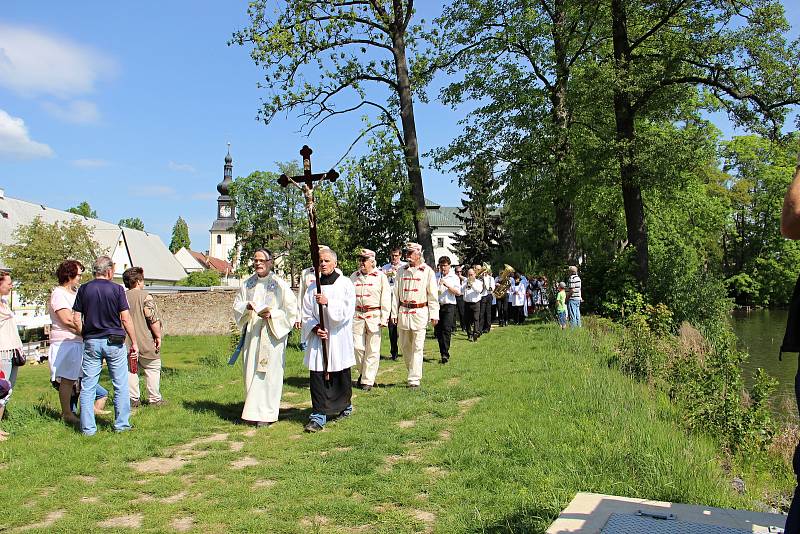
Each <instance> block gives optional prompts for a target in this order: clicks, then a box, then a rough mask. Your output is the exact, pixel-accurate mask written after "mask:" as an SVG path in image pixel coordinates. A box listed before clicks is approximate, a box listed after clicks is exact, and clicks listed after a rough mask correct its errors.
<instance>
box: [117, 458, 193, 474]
mask: <svg viewBox="0 0 800 534" xmlns="http://www.w3.org/2000/svg"><path fill="white" fill-rule="evenodd" d="M187 461H188V460H184V459H183V458H150V459H149V460H142V461H139V462H134V463H131V464H128V465H130V466H131V468H132V469H133V470H134V471H138V472H139V473H159V474H162V475H165V474H167V473H171V472H173V471H175V470H178V469H180V468H181V467H183V466H184V465H185V464H186V463H187Z"/></svg>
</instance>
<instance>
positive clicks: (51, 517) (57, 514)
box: [15, 510, 67, 532]
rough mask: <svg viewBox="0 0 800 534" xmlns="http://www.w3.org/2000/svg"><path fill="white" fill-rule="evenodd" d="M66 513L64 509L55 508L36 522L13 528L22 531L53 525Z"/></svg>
mask: <svg viewBox="0 0 800 534" xmlns="http://www.w3.org/2000/svg"><path fill="white" fill-rule="evenodd" d="M66 513H67V512H66V510H55V511H53V512H50V513H49V514H47V515H46V516H44V519H42V520H41V521H39V522H38V523H31V524H30V525H23V526H21V527H19V528H17V529H15V532H22V531H25V530H33V529H35V528H49V527H51V526H53V523H55V522H56V521H58V520H59V519H61V518H62V517H64V515H66Z"/></svg>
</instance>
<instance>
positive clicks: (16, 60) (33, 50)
mask: <svg viewBox="0 0 800 534" xmlns="http://www.w3.org/2000/svg"><path fill="white" fill-rule="evenodd" d="M116 71H117V65H116V62H115V61H114V60H113V59H111V58H110V57H108V56H106V55H105V54H102V53H100V52H98V51H96V50H93V49H91V48H89V47H87V46H83V45H80V44H77V43H75V42H73V41H71V40H69V39H65V38H63V37H60V36H56V35H51V34H48V33H46V32H43V31H41V30H37V29H33V28H25V27H21V26H13V25H10V24H0V85H2V86H4V87H7V88H8V89H11V90H12V91H15V92H16V93H19V94H20V95H22V96H38V95H52V96H56V97H59V98H70V97H73V96H75V95H81V94H86V93H91V92H92V91H93V90H94V88H95V84H96V83H97V81H98V80H100V79H103V78H107V77H109V76H112V75H114V74H115V73H116Z"/></svg>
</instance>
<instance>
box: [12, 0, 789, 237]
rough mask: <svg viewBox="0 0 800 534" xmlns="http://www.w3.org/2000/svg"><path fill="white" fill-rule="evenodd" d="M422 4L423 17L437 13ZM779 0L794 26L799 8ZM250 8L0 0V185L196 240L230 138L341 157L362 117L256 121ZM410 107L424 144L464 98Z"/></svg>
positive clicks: (327, 159) (278, 155) (445, 189)
mask: <svg viewBox="0 0 800 534" xmlns="http://www.w3.org/2000/svg"><path fill="white" fill-rule="evenodd" d="M424 5H425V7H423V10H424V11H425V12H426V13H423V15H424V16H425V17H426V18H429V17H430V16H431V15H435V14H437V12H436V11H435V10H434V9H433V7H432V6H433V5H435V4H434V3H430V4H428V3H427V2H426V3H425V4H424ZM784 5H786V6H787V16H788V18H789V20H790V22H791V24H792V28H793V30H792V35H791V36H792V37H794V36H796V35H797V29H798V28H800V8H798V7H794V4H793V2H788V1H787V2H784ZM246 9H247V2H246V1H240V0H235V1H233V0H230V1H225V0H171V1H169V2H153V1H150V2H133V3H131V2H100V1H95V0H85V1H81V2H57V1H50V2H31V1H30V0H3V10H2V13H0V188H3V189H5V192H6V195H8V196H10V197H14V198H20V199H24V200H29V201H32V202H36V203H41V204H45V205H49V206H52V207H56V208H61V209H66V208H68V207H70V206H73V205H75V204H78V203H79V202H81V201H82V200H87V201H88V202H89V203H90V204H91V205H92V207H93V208H94V209H95V210H97V212H98V215H99V217H100V218H102V219H105V220H108V221H112V222H116V221H118V220H119V219H120V218H123V217H140V218H141V219H142V220H143V221H144V223H145V228H146V229H147V230H148V231H152V232H155V233H157V234H159V235H160V236H161V237H162V239H163V240H164V241H165V243H168V242H169V239H170V235H171V229H172V225H173V224H174V222H175V220H176V219H177V217H178V216H179V215H180V216H182V217H183V218H184V219H186V220H187V222H188V223H189V229H190V236H191V239H192V248H193V249H195V250H201V251H203V250H207V249H208V235H209V234H208V230H209V228H210V226H211V223H212V221H213V219H214V217H215V210H216V197H217V193H216V190H215V187H216V184H217V183H218V182H219V181H220V180H221V179H222V165H223V159H224V157H225V152H226V143H227V142H230V143H231V144H232V148H231V154H232V156H233V158H234V176H239V175H246V174H249V173H250V172H252V171H253V170H276V169H275V165H274V163H275V162H276V161H286V160H290V159H294V160H297V159H298V158H299V156H298V151H299V149H300V147H301V146H302V145H303V144H306V143H307V144H309V145H311V147H312V148H313V149H314V156H313V162H314V163H315V164H316V165H318V167H328V166H330V165H332V164H333V163H335V162H336V161H338V160H339V158H340V157H341V156H342V154H344V152H345V151H346V150H347V148H348V147H349V146H350V143H351V141H352V140H353V138H354V137H355V136H356V134H357V132H358V130H359V128H360V122H359V119H358V117H357V116H353V117H349V118H344V119H341V120H338V121H337V122H335V123H332V124H331V126H335V127H330V128H329V129H327V130H326V131H323V130H319V131H317V132H315V133H314V134H313V135H312V136H311V137H310V138H308V137H305V136H304V135H302V134H300V133H299V132H298V129H299V122H298V121H297V120H295V119H294V118H293V117H287V118H279V119H277V120H275V121H274V122H273V123H272V124H271V125H270V126H268V127H267V126H264V125H263V124H261V123H259V122H257V121H256V120H255V115H256V112H257V110H258V107H259V97H260V96H262V94H263V93H260V92H259V90H258V89H257V87H256V83H257V82H258V81H259V79H260V78H261V77H262V74H261V71H260V70H259V69H258V68H257V67H256V66H255V65H253V63H252V61H251V60H250V58H249V56H248V54H247V50H246V49H244V48H242V47H238V46H231V47H229V46H227V44H226V43H227V41H228V39H230V37H231V34H232V32H233V31H234V30H236V29H238V28H241V27H243V26H245V25H246V24H247V15H246ZM11 59H13V61H10V60H11ZM431 96H432V97H435V93H432V94H431ZM432 100H435V98H433V99H432ZM415 109H416V117H417V132H418V136H419V142H420V147H421V150H422V151H423V152H425V151H427V150H430V149H432V148H435V147H437V146H442V145H445V144H447V143H448V142H449V141H450V140H451V139H453V138H454V137H455V136H456V135H458V133H459V132H460V128H459V126H458V124H457V121H458V120H459V119H460V118H462V117H463V111H452V110H450V109H448V108H446V107H444V106H441V105H439V104H438V103H436V102H435V101H432V102H431V103H429V104H420V103H416V107H415ZM720 126H721V127H722V128H723V130H725V129H726V126H725V125H724V124H720ZM423 175H424V177H425V191H426V196H428V197H429V198H431V199H433V200H435V201H437V202H440V203H442V204H445V205H459V204H460V202H459V200H460V191H459V189H458V187H457V184H455V183H453V180H452V178H453V177H451V176H445V175H442V174H440V173H438V172H436V171H434V170H432V169H426V170H424V171H423Z"/></svg>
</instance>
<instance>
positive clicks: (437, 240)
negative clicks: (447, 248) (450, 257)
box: [436, 237, 444, 248]
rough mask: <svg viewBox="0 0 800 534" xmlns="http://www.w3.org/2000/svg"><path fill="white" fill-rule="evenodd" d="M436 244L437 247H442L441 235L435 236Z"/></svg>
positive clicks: (442, 239)
mask: <svg viewBox="0 0 800 534" xmlns="http://www.w3.org/2000/svg"><path fill="white" fill-rule="evenodd" d="M436 246H437V247H439V248H444V238H443V237H437V238H436Z"/></svg>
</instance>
